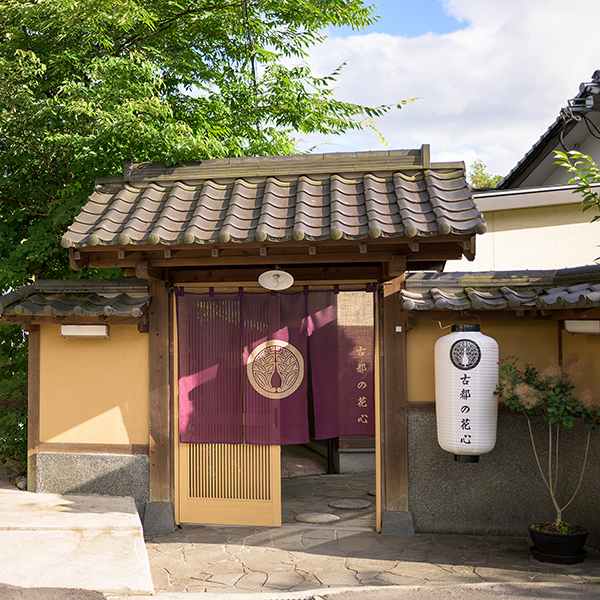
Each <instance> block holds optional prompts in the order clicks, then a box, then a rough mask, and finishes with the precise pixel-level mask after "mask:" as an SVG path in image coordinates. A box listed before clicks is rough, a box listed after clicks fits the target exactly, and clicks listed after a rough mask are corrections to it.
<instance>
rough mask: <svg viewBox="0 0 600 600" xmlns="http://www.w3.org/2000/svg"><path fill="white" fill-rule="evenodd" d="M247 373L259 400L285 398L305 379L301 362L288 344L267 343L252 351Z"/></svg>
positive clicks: (280, 342) (298, 353)
mask: <svg viewBox="0 0 600 600" xmlns="http://www.w3.org/2000/svg"><path fill="white" fill-rule="evenodd" d="M246 372H247V373H248V379H249V380H250V385H251V386H252V387H253V388H254V389H255V390H256V391H257V392H258V393H259V394H261V395H262V396H266V397H267V398H273V399H274V400H278V399H280V398H287V396H289V395H290V394H293V393H294V392H295V391H296V390H297V389H298V388H299V387H300V384H301V383H302V380H303V379H304V359H303V358H302V354H300V352H298V350H297V349H296V348H295V347H294V346H292V344H290V343H289V342H282V341H281V340H269V341H267V342H263V343H262V344H260V345H259V346H257V347H256V348H254V350H253V351H252V353H251V354H250V356H249V357H248V363H247V365H246Z"/></svg>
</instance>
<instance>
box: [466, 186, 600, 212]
mask: <svg viewBox="0 0 600 600" xmlns="http://www.w3.org/2000/svg"><path fill="white" fill-rule="evenodd" d="M592 189H595V190H596V191H597V192H598V193H600V183H599V184H595V185H592ZM473 200H475V204H476V205H477V208H478V209H479V210H480V211H481V212H484V213H485V212H491V211H498V210H515V209H518V208H539V207H542V206H555V205H559V204H581V200H582V197H581V195H580V194H578V193H576V188H575V186H574V185H556V186H547V187H545V186H542V187H533V188H521V189H517V190H494V191H489V192H488V191H486V192H473Z"/></svg>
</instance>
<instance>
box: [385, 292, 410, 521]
mask: <svg viewBox="0 0 600 600" xmlns="http://www.w3.org/2000/svg"><path fill="white" fill-rule="evenodd" d="M380 305H381V306H382V307H383V308H382V310H383V315H382V320H383V324H382V328H381V332H382V338H383V343H382V350H383V355H382V357H381V362H382V365H383V376H382V381H383V394H382V424H383V427H382V430H383V436H382V442H383V449H382V455H383V489H384V498H383V509H384V510H387V511H408V422H407V389H406V318H405V315H404V312H403V311H402V309H401V307H400V302H399V301H398V299H397V298H396V296H395V295H392V296H388V297H383V294H381V296H380Z"/></svg>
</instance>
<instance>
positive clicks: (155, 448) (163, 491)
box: [148, 280, 173, 502]
mask: <svg viewBox="0 0 600 600" xmlns="http://www.w3.org/2000/svg"><path fill="white" fill-rule="evenodd" d="M149 288H150V294H151V296H152V304H151V305H150V310H149V314H148V317H149V334H148V335H149V337H148V340H149V357H148V359H149V365H150V390H149V395H150V398H149V400H150V411H149V413H150V414H149V416H150V434H149V440H148V446H149V459H150V502H171V501H172V500H173V488H172V485H171V480H172V473H171V452H172V447H171V390H170V365H169V356H170V310H169V292H168V291H167V289H166V287H165V283H164V282H160V281H156V280H150V282H149Z"/></svg>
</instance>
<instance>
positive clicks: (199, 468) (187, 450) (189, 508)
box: [179, 444, 281, 527]
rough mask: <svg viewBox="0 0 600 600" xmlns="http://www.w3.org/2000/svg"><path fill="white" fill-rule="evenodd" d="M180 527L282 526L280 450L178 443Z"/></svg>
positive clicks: (249, 445) (273, 447) (274, 448)
mask: <svg viewBox="0 0 600 600" xmlns="http://www.w3.org/2000/svg"><path fill="white" fill-rule="evenodd" d="M179 457H180V458H179V465H180V467H179V481H180V489H179V509H180V512H179V519H180V521H181V522H182V523H204V524H220V525H257V526H276V527H277V526H280V525H281V458H280V457H281V447H280V446H259V445H254V444H180V445H179Z"/></svg>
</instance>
